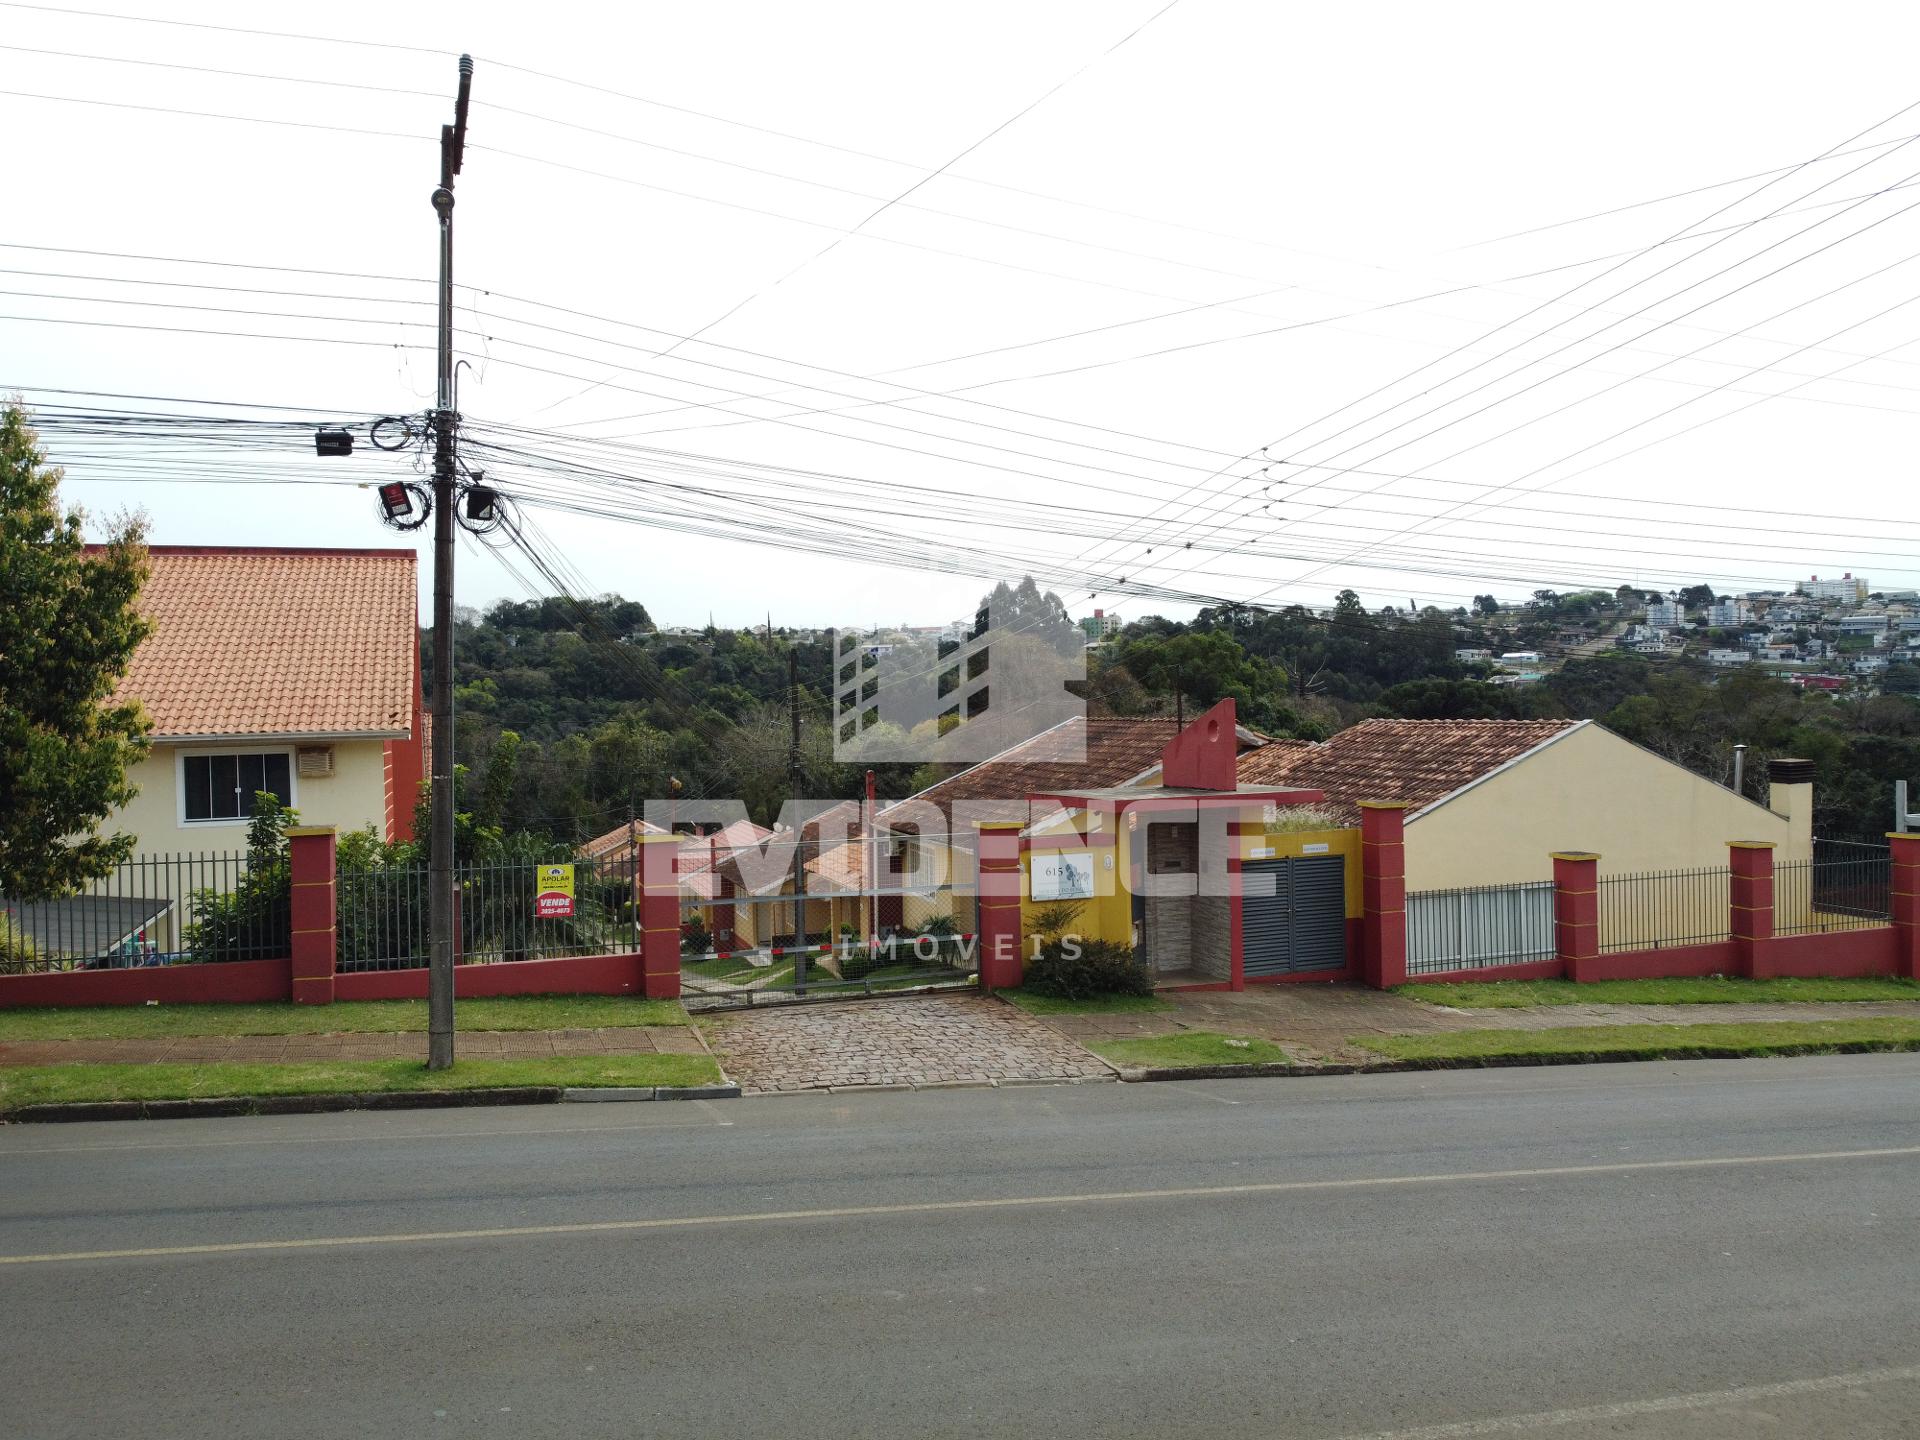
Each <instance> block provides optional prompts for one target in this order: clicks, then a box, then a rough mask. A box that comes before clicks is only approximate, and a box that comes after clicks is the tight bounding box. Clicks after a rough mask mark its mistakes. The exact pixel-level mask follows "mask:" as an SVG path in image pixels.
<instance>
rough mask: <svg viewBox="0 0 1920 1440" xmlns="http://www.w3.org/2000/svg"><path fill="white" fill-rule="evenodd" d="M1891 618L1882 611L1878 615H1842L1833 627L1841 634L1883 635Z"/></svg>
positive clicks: (1889, 624) (1890, 623) (1890, 622)
mask: <svg viewBox="0 0 1920 1440" xmlns="http://www.w3.org/2000/svg"><path fill="white" fill-rule="evenodd" d="M1892 623H1893V622H1892V620H1891V619H1889V618H1888V617H1887V616H1886V615H1885V614H1884V613H1882V614H1878V615H1842V616H1841V617H1840V619H1839V620H1838V621H1837V622H1836V624H1835V627H1834V628H1835V629H1837V630H1839V632H1840V633H1841V634H1842V635H1883V634H1885V633H1886V631H1887V629H1888V627H1889V626H1891V625H1892Z"/></svg>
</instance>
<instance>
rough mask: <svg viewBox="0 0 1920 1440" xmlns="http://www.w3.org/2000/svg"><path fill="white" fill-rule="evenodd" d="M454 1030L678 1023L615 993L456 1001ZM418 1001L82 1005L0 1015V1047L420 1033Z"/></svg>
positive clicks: (673, 1006) (662, 1005)
mask: <svg viewBox="0 0 1920 1440" xmlns="http://www.w3.org/2000/svg"><path fill="white" fill-rule="evenodd" d="M454 1014H455V1017H456V1023H457V1024H458V1026H459V1028H460V1029H462V1030H598V1029H604V1028H613V1027H625V1026H629V1025H684V1024H686V1021H687V1014H686V1011H685V1010H683V1009H681V1008H680V1003H679V1002H678V1001H677V1000H637V999H633V998H631V997H628V996H622V995H526V996H514V997H511V998H507V999H499V1000H461V1001H460V1002H458V1004H457V1005H456V1006H455V1007H454ZM426 1028H427V1002H426V1001H424V1000H341V1001H337V1002H336V1003H334V1004H332V1005H293V1004H277V1005H89V1006H77V1007H57V1008H51V1007H50V1008H46V1009H34V1010H0V1041H6V1040H138V1039H142V1038H144V1037H147V1036H153V1037H171V1036H178V1035H331V1034H338V1033H342V1032H349V1031H352V1032H360V1033H379V1034H387V1033H392V1032H395V1031H407V1032H410V1031H425V1030H426Z"/></svg>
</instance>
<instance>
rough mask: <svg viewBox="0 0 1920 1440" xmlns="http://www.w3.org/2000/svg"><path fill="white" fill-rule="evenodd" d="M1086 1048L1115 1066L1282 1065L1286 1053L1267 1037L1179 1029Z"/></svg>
mask: <svg viewBox="0 0 1920 1440" xmlns="http://www.w3.org/2000/svg"><path fill="white" fill-rule="evenodd" d="M1087 1048H1088V1049H1090V1050H1092V1051H1093V1053H1094V1054H1096V1055H1098V1056H1100V1057H1101V1058H1102V1059H1103V1060H1111V1061H1112V1062H1113V1063H1114V1064H1116V1065H1124V1066H1128V1067H1130V1068H1131V1067H1134V1066H1138V1067H1140V1068H1142V1069H1161V1068H1167V1067H1174V1066H1185V1065H1265V1064H1271V1063H1280V1064H1284V1063H1286V1060H1287V1052H1286V1051H1284V1050H1282V1049H1281V1048H1280V1047H1279V1046H1278V1045H1275V1044H1274V1043H1273V1042H1272V1041H1269V1040H1255V1039H1248V1038H1245V1037H1242V1036H1233V1037H1231V1038H1230V1037H1228V1036H1225V1035H1216V1034H1214V1033H1213V1032H1212V1031H1210V1030H1182V1031H1181V1032H1180V1033H1179V1034H1177V1035H1149V1036H1142V1037H1139V1038H1136V1039H1132V1040H1095V1041H1093V1042H1091V1043H1090V1044H1089V1045H1088V1047H1087Z"/></svg>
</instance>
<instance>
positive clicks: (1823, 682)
mask: <svg viewBox="0 0 1920 1440" xmlns="http://www.w3.org/2000/svg"><path fill="white" fill-rule="evenodd" d="M1792 678H1793V683H1794V684H1796V685H1798V686H1799V687H1800V688H1801V689H1802V690H1844V689H1846V688H1847V677H1846V676H1844V675H1795V676H1793V677H1792Z"/></svg>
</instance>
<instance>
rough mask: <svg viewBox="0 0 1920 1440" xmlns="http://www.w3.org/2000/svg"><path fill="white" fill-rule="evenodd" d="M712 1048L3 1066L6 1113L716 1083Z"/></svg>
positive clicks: (0, 1094) (0, 1085) (0, 1110)
mask: <svg viewBox="0 0 1920 1440" xmlns="http://www.w3.org/2000/svg"><path fill="white" fill-rule="evenodd" d="M719 1079H720V1067H719V1066H717V1065H716V1064H714V1062H713V1061H712V1060H711V1059H710V1058H709V1057H707V1056H705V1055H587V1056H578V1057H571V1058H567V1059H554V1060H462V1061H460V1062H459V1063H458V1064H456V1065H455V1066H454V1067H453V1068H452V1069H451V1070H428V1069H427V1068H426V1067H425V1066H424V1065H422V1064H420V1063H419V1062H418V1061H415V1060H345V1061H335V1062H312V1063H303V1064H292V1065H28V1066H18V1067H7V1068H0V1114H4V1113H5V1112H7V1111H9V1110H16V1109H18V1108H20V1107H21V1106H23V1105H46V1104H60V1103H72V1102H74V1101H81V1100H202V1099H214V1098H218V1097H224V1096H230V1095H243V1096H254V1095H331V1094H340V1093H358V1094H364V1093H367V1092H370V1091H388V1090H479V1089H490V1088H493V1087H498V1086H513V1085H572V1086H608V1085H710V1084H714V1083H717V1082H718V1081H719Z"/></svg>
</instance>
